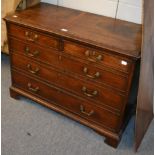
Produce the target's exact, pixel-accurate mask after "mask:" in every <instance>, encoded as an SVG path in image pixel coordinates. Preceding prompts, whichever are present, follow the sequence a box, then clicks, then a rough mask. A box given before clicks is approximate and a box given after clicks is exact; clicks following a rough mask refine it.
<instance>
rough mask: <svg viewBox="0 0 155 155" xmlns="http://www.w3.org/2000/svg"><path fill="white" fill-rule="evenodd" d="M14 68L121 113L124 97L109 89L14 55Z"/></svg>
mask: <svg viewBox="0 0 155 155" xmlns="http://www.w3.org/2000/svg"><path fill="white" fill-rule="evenodd" d="M11 60H12V66H13V67H15V68H17V69H18V68H19V69H22V70H24V71H26V72H27V73H30V74H31V75H36V76H38V77H40V78H42V79H44V80H46V81H48V82H50V83H52V84H54V85H55V84H56V85H57V86H59V87H62V88H64V89H68V90H70V91H72V92H74V93H75V94H78V95H80V96H83V97H86V98H88V99H90V100H92V101H93V102H97V103H99V104H101V105H104V106H107V107H110V108H112V109H114V110H116V111H117V112H118V111H121V110H122V107H123V103H124V98H125V97H124V96H122V95H120V94H118V93H117V92H116V91H113V90H111V89H108V88H104V87H100V86H97V85H94V84H93V83H92V82H90V81H85V80H79V79H77V78H73V77H72V76H70V75H66V74H63V73H61V72H58V71H56V70H54V69H52V68H49V67H47V66H46V65H41V64H39V63H36V62H34V61H32V60H31V59H29V58H26V57H23V56H20V55H15V54H13V55H12V59H11Z"/></svg>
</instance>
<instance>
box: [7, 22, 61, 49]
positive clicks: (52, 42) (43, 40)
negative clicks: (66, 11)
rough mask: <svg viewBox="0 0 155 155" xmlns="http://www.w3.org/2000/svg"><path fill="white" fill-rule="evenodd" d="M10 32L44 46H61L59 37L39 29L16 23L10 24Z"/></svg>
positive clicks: (12, 34)
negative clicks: (41, 31) (46, 33)
mask: <svg viewBox="0 0 155 155" xmlns="http://www.w3.org/2000/svg"><path fill="white" fill-rule="evenodd" d="M8 34H9V35H11V36H14V37H16V38H19V39H22V40H24V41H26V42H31V43H38V44H40V45H43V46H48V47H52V48H55V49H58V48H59V39H58V38H56V37H53V36H51V35H45V34H43V33H40V32H38V31H35V30H32V29H29V28H25V27H21V26H18V25H14V24H9V27H8Z"/></svg>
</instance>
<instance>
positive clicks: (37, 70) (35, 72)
mask: <svg viewBox="0 0 155 155" xmlns="http://www.w3.org/2000/svg"><path fill="white" fill-rule="evenodd" d="M27 68H28V71H29V72H30V73H32V74H37V73H38V72H39V70H40V69H39V68H36V69H35V70H32V66H31V65H30V64H28V65H27Z"/></svg>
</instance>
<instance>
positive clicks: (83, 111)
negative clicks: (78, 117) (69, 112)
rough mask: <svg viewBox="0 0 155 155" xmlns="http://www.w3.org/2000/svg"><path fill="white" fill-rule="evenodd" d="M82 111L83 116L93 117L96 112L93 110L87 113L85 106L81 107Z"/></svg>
mask: <svg viewBox="0 0 155 155" xmlns="http://www.w3.org/2000/svg"><path fill="white" fill-rule="evenodd" d="M80 111H81V113H82V114H85V115H87V116H91V115H93V114H94V110H91V111H90V112H86V111H85V109H84V106H83V105H80Z"/></svg>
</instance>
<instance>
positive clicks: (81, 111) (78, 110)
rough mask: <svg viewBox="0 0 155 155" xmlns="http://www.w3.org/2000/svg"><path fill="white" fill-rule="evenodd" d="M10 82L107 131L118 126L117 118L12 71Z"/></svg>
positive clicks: (74, 97) (90, 104) (113, 129)
mask: <svg viewBox="0 0 155 155" xmlns="http://www.w3.org/2000/svg"><path fill="white" fill-rule="evenodd" d="M12 81H13V86H14V87H18V88H20V89H22V90H25V91H27V92H29V93H31V94H33V95H35V96H38V97H40V98H42V99H44V100H47V101H48V102H49V103H51V104H52V103H54V104H56V105H58V106H60V107H62V108H64V109H66V110H68V111H70V112H72V113H75V114H77V115H80V116H81V117H84V118H85V119H87V120H89V121H91V122H95V123H96V124H99V125H100V126H103V127H105V128H108V129H109V130H112V131H116V130H117V128H118V126H119V121H120V117H119V116H117V115H114V114H113V113H111V112H109V111H106V110H104V109H102V108H100V107H98V106H96V105H95V104H92V103H90V102H87V101H85V100H82V99H80V98H78V97H76V96H73V95H71V94H68V93H67V92H64V91H62V90H60V89H58V88H56V87H53V86H51V85H47V84H46V83H42V82H40V81H38V80H35V79H33V78H30V77H28V76H26V75H24V74H21V73H18V72H16V71H12Z"/></svg>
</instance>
